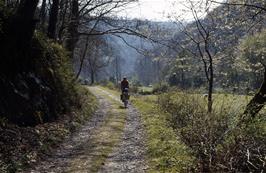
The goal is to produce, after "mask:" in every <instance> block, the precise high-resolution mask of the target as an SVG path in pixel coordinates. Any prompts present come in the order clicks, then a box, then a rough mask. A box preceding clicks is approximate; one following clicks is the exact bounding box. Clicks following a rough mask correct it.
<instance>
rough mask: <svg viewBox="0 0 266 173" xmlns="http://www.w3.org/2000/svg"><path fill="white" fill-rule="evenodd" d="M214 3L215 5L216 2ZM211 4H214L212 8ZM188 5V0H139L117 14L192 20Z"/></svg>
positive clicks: (129, 16)
mask: <svg viewBox="0 0 266 173" xmlns="http://www.w3.org/2000/svg"><path fill="white" fill-rule="evenodd" d="M220 1H222V0H220ZM193 2H194V3H195V6H199V3H200V2H203V3H202V4H201V5H206V4H205V2H206V0H193ZM215 5H216V6H217V4H215ZM213 6H214V4H213V5H212V8H213ZM189 7H190V3H189V0H139V1H138V2H136V3H133V4H131V5H129V6H128V7H127V10H125V11H122V12H119V13H118V15H119V16H127V17H128V18H140V19H148V20H155V21H167V20H169V16H171V18H172V20H173V18H175V17H179V19H181V20H182V19H184V20H192V18H193V17H192V14H191V11H190V10H189ZM203 16H204V15H203Z"/></svg>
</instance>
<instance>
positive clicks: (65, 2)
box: [58, 0, 69, 44]
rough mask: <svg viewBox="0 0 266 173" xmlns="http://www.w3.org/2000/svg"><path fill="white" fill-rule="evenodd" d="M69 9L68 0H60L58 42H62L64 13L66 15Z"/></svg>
mask: <svg viewBox="0 0 266 173" xmlns="http://www.w3.org/2000/svg"><path fill="white" fill-rule="evenodd" d="M68 9H69V2H68V0H61V1H60V15H59V16H60V19H59V20H60V21H61V23H60V26H59V29H58V41H59V42H60V44H62V43H63V35H64V31H65V28H66V15H67V11H68Z"/></svg>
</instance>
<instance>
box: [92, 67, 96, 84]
mask: <svg viewBox="0 0 266 173" xmlns="http://www.w3.org/2000/svg"><path fill="white" fill-rule="evenodd" d="M94 75H95V74H94V71H93V70H92V69H91V85H93V84H94Z"/></svg>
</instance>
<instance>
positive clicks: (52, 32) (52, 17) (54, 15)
mask: <svg viewBox="0 0 266 173" xmlns="http://www.w3.org/2000/svg"><path fill="white" fill-rule="evenodd" d="M58 10H59V0H53V4H52V7H51V10H50V14H49V24H48V33H47V35H48V37H49V38H51V39H54V40H56V24H57V20H58Z"/></svg>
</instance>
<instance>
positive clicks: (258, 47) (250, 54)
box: [240, 30, 266, 73]
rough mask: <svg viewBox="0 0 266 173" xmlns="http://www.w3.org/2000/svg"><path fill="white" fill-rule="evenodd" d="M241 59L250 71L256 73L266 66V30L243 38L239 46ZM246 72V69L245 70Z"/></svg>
mask: <svg viewBox="0 0 266 173" xmlns="http://www.w3.org/2000/svg"><path fill="white" fill-rule="evenodd" d="M240 51H241V55H240V56H241V58H242V60H243V61H244V62H243V63H246V64H247V65H248V67H250V68H251V69H250V70H253V71H254V72H256V73H258V72H259V71H261V69H262V67H263V65H266V30H264V31H262V32H261V33H257V34H256V35H254V36H248V37H247V38H245V39H244V40H243V41H242V43H241V45H240ZM247 70H248V69H247Z"/></svg>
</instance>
